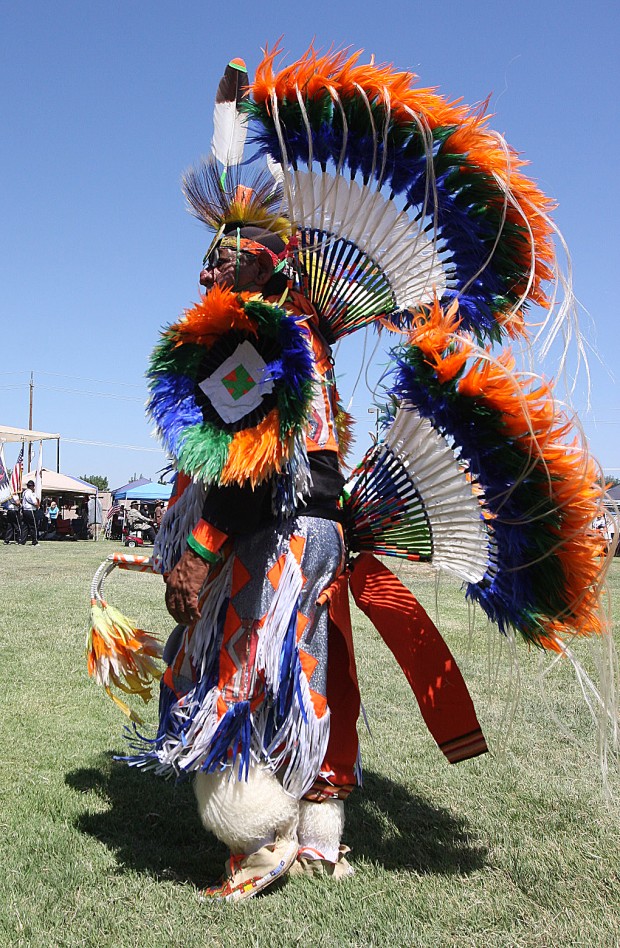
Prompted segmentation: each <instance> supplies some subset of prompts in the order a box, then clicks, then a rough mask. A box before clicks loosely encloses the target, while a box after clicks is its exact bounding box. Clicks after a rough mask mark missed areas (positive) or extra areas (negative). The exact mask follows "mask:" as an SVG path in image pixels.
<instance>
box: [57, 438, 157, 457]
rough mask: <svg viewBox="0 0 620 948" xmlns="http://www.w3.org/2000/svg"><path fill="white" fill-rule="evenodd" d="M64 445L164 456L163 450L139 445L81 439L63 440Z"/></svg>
mask: <svg viewBox="0 0 620 948" xmlns="http://www.w3.org/2000/svg"><path fill="white" fill-rule="evenodd" d="M60 440H61V442H62V444H67V443H68V444H94V445H96V446H97V447H100V448H125V449H126V450H127V451H148V453H149V454H163V453H164V451H163V450H162V449H161V448H143V447H142V446H141V445H139V444H113V443H111V442H109V441H83V440H82V439H81V438H61V439H60Z"/></svg>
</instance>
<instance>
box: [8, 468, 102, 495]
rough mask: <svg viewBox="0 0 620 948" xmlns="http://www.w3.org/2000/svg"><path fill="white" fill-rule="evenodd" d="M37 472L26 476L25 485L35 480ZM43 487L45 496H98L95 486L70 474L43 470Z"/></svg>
mask: <svg viewBox="0 0 620 948" xmlns="http://www.w3.org/2000/svg"><path fill="white" fill-rule="evenodd" d="M36 473H37V472H36V471H30V473H28V474H24V484H27V483H28V481H30V480H32V481H33V480H34V479H35V477H36ZM41 486H42V488H43V493H44V494H96V493H97V488H96V487H94V485H93V484H88V483H87V482H86V481H82V480H80V478H79V477H70V476H69V475H68V474H58V473H57V472H56V471H49V470H48V469H47V468H46V467H43V468H41Z"/></svg>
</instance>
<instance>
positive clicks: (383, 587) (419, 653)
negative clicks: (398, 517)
mask: <svg viewBox="0 0 620 948" xmlns="http://www.w3.org/2000/svg"><path fill="white" fill-rule="evenodd" d="M349 584H350V587H351V592H352V594H353V598H354V600H355V602H356V603H357V605H358V606H359V608H360V609H361V610H362V612H364V613H365V615H367V616H368V618H369V619H370V621H371V622H372V624H373V625H374V627H375V628H376V630H377V632H378V633H379V635H380V636H381V638H382V639H383V641H384V642H385V644H386V645H387V646H388V648H389V649H390V651H391V652H392V654H393V655H394V657H395V659H396V661H397V662H398V664H399V665H400V667H401V668H402V670H403V672H404V673H405V676H406V678H407V681H408V682H409V684H410V685H411V689H412V691H413V693H414V695H415V697H416V700H417V702H418V704H419V706H420V711H421V712H422V717H423V718H424V721H425V722H426V726H427V727H428V729H429V731H430V732H431V735H432V736H433V738H434V739H435V741H436V742H437V744H438V745H439V747H440V749H441V750H442V751H443V753H444V754H445V755H446V757H447V758H448V760H449V761H450V763H451V764H455V763H457V762H458V761H460V760H467V759H468V758H470V757H477V756H478V755H479V754H484V753H485V752H486V751H487V750H488V747H487V743H486V741H485V739H484V735H483V733H482V731H481V729H480V724H479V723H478V718H477V717H476V712H475V709H474V705H473V702H472V700H471V697H470V695H469V692H468V690H467V685H466V684H465V681H464V680H463V676H462V675H461V672H460V671H459V668H458V666H457V664H456V662H455V660H454V656H453V655H452V653H451V652H450V649H449V648H448V646H447V645H446V643H445V642H444V640H443V638H442V637H441V635H440V633H439V630H438V629H437V627H436V626H435V624H434V623H433V622H432V620H431V619H430V618H429V616H428V615H427V614H426V612H425V611H424V609H423V608H422V606H421V605H420V603H419V602H418V601H417V599H416V598H415V596H413V594H412V593H411V592H410V591H409V590H408V589H407V588H406V587H405V586H403V584H402V583H401V581H400V580H399V579H398V578H397V577H396V576H394V574H393V573H392V572H390V570H389V569H388V568H387V567H386V566H384V565H383V564H382V563H380V562H379V560H377V559H375V557H374V556H372V555H371V554H370V553H361V554H360V555H359V556H358V557H357V558H356V560H355V563H354V566H353V570H352V572H351V574H350V577H349Z"/></svg>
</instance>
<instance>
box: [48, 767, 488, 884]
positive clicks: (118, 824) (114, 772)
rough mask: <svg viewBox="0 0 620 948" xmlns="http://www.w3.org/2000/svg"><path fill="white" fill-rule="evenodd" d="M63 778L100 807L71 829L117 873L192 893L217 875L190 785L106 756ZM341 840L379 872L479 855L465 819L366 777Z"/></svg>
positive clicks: (475, 865) (476, 861)
mask: <svg viewBox="0 0 620 948" xmlns="http://www.w3.org/2000/svg"><path fill="white" fill-rule="evenodd" d="M65 780H66V783H67V784H68V785H69V786H70V787H71V788H72V789H73V790H75V791H77V792H78V793H84V794H87V793H88V794H90V793H96V794H97V795H98V796H99V797H100V798H101V799H103V800H105V801H106V803H107V804H108V806H109V808H108V809H107V810H106V811H105V812H103V813H92V812H84V813H83V814H82V815H81V816H79V817H78V818H77V820H76V826H77V828H78V829H79V830H80V832H82V833H86V834H88V835H89V836H93V837H94V838H95V839H98V840H99V841H100V842H102V843H103V844H104V845H105V846H107V847H108V848H109V849H111V850H113V851H114V853H115V855H116V859H117V861H118V863H119V867H123V866H124V867H126V868H128V869H131V870H137V871H139V872H145V873H148V874H149V875H153V876H155V877H157V878H160V879H172V880H174V881H177V882H187V883H190V884H192V885H195V886H196V887H198V888H204V886H205V885H207V884H208V883H211V882H213V881H214V880H215V879H216V878H218V877H219V875H220V874H221V872H222V867H223V864H224V862H225V860H226V859H227V857H228V852H227V850H226V848H225V847H224V846H223V845H222V844H221V843H219V842H218V841H217V840H216V839H214V838H213V837H212V836H211V835H210V834H207V833H205V831H204V829H203V828H202V825H201V823H200V820H199V817H198V813H197V811H196V804H195V801H194V793H193V790H192V786H191V782H190V781H185V782H183V783H179V784H174V783H173V782H172V781H167V780H163V779H161V778H158V777H156V776H155V775H153V774H150V773H144V772H142V771H138V770H135V769H134V768H132V767H128V766H127V765H125V764H123V763H119V762H117V761H115V760H114V759H113V757H112V754H111V753H110V754H104V755H101V757H100V758H99V761H98V763H97V766H94V767H91V768H84V769H82V770H74V771H71V772H70V773H68V774H67V775H66V777H65ZM345 840H346V842H347V843H348V844H349V845H350V846H351V848H352V850H353V852H352V856H353V862H355V857H359V856H362V857H364V858H365V859H368V860H369V861H370V862H374V863H378V864H379V865H382V866H383V867H384V868H386V869H413V870H415V871H417V872H420V873H441V874H452V873H468V872H472V871H474V870H476V869H479V868H480V867H481V866H482V865H484V862H485V857H486V851H485V850H484V849H483V848H482V847H478V846H475V845H472V843H471V841H470V839H469V834H468V831H467V824H466V823H465V821H461V820H457V819H455V818H454V816H452V815H451V814H450V813H448V811H447V810H443V809H439V808H437V807H435V806H432V805H431V804H429V803H427V802H426V801H425V800H424V799H423V798H422V797H418V796H415V795H413V794H412V793H411V792H410V791H409V790H407V788H405V787H403V786H401V785H399V784H397V783H394V782H393V781H391V780H389V779H388V778H386V777H383V776H381V775H379V774H376V773H372V772H370V773H369V772H366V773H365V777H364V789H363V790H360V791H356V792H355V793H354V794H353V795H352V796H351V798H350V800H349V801H348V803H347V826H346V830H345Z"/></svg>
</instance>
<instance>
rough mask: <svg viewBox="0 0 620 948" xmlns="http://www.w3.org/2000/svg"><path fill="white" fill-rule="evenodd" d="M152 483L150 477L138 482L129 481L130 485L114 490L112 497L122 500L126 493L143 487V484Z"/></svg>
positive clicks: (140, 478)
mask: <svg viewBox="0 0 620 948" xmlns="http://www.w3.org/2000/svg"><path fill="white" fill-rule="evenodd" d="M150 483H151V481H150V480H149V478H148V477H139V478H138V480H136V481H129V483H128V484H123V486H122V487H116V488H115V489H114V490H111V491H110V493H111V494H112V497H119V498H120V499H121V500H122V499H123V498H124V496H125V493H124V492H125V491H128V490H131V489H132V488H133V487H142V485H143V484H150Z"/></svg>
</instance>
